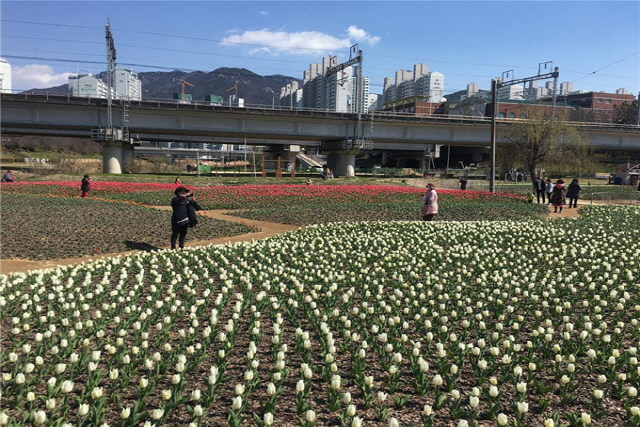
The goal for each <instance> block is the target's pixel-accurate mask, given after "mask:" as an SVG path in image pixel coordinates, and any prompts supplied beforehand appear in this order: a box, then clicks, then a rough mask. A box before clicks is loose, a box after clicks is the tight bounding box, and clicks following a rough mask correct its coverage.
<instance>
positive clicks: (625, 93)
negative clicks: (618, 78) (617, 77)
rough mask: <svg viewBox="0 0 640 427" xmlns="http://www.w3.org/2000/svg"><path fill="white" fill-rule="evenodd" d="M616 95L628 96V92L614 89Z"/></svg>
mask: <svg viewBox="0 0 640 427" xmlns="http://www.w3.org/2000/svg"><path fill="white" fill-rule="evenodd" d="M616 93H617V94H618V95H628V94H629V91H628V90H626V89H624V88H620V89H616Z"/></svg>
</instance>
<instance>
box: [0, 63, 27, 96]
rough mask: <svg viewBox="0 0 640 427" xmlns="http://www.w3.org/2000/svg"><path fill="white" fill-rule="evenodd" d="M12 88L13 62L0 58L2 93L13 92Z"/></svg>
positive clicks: (0, 88)
mask: <svg viewBox="0 0 640 427" xmlns="http://www.w3.org/2000/svg"><path fill="white" fill-rule="evenodd" d="M12 88H13V87H12V83H11V64H9V63H8V62H7V60H6V59H2V58H0V93H11V90H12ZM25 89H26V88H25Z"/></svg>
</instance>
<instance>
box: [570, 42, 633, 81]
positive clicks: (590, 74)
mask: <svg viewBox="0 0 640 427" xmlns="http://www.w3.org/2000/svg"><path fill="white" fill-rule="evenodd" d="M639 53H640V50H639V51H637V52H634V53H632V54H631V55H629V56H625V57H624V58H622V59H620V60H618V61H615V62H612V63H610V64H607V65H605V66H604V67H601V68H598V69H597V70H595V71H592V72H590V73H589V74H585V75H584V76H582V77H579V78H577V79H575V80H573V81H572V82H571V83H574V82H577V81H578V80H582V79H584V78H587V77H589V76H592V75H594V74H596V73H597V72H599V71H602V70H604V69H605V68H608V67H610V66H612V65H615V64H618V63H620V62H622V61H624V60H627V59H629V58H631V57H632V56H636V55H637V54H639Z"/></svg>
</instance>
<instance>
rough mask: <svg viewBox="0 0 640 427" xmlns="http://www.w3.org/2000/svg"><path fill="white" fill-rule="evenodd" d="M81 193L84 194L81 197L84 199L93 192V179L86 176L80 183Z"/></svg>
mask: <svg viewBox="0 0 640 427" xmlns="http://www.w3.org/2000/svg"><path fill="white" fill-rule="evenodd" d="M80 191H81V192H82V195H81V196H80V197H82V198H83V199H84V198H85V197H87V196H88V195H89V191H91V178H89V175H85V176H84V177H83V178H82V181H80Z"/></svg>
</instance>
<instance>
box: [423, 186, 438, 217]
mask: <svg viewBox="0 0 640 427" xmlns="http://www.w3.org/2000/svg"><path fill="white" fill-rule="evenodd" d="M437 214H438V193H437V192H436V187H435V185H433V184H431V183H429V184H427V194H425V195H424V196H422V220H423V221H433V218H434V217H435V216H436V215H437Z"/></svg>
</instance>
